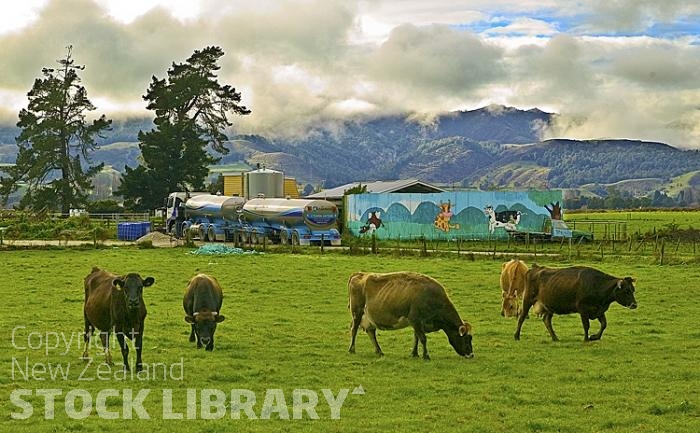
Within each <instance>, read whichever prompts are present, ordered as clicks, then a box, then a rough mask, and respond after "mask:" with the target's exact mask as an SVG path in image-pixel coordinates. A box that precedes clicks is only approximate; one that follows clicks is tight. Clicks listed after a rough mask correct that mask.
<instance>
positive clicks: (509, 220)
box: [484, 205, 522, 233]
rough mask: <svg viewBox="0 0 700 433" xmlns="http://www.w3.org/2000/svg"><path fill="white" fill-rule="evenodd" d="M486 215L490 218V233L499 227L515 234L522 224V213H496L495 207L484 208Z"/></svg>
mask: <svg viewBox="0 0 700 433" xmlns="http://www.w3.org/2000/svg"><path fill="white" fill-rule="evenodd" d="M484 214H486V216H488V217H489V233H493V232H494V231H495V230H496V229H497V228H498V227H503V228H504V229H505V231H507V232H514V231H516V230H517V229H518V224H520V216H521V215H522V214H521V212H520V211H505V212H498V213H496V211H495V210H493V206H491V205H488V206H486V207H485V208H484Z"/></svg>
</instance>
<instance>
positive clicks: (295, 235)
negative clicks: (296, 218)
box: [292, 231, 299, 245]
mask: <svg viewBox="0 0 700 433" xmlns="http://www.w3.org/2000/svg"><path fill="white" fill-rule="evenodd" d="M292 245H299V232H296V231H295V232H292Z"/></svg>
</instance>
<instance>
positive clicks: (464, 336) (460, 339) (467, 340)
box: [447, 322, 474, 358]
mask: <svg viewBox="0 0 700 433" xmlns="http://www.w3.org/2000/svg"><path fill="white" fill-rule="evenodd" d="M447 338H448V339H449V340H450V344H451V345H452V347H453V348H454V350H455V352H457V354H458V355H460V356H464V357H465V358H471V357H473V356H474V351H473V350H472V327H471V325H470V324H468V323H466V322H464V323H462V324H461V325H460V326H459V327H458V328H457V329H453V330H452V331H451V332H447Z"/></svg>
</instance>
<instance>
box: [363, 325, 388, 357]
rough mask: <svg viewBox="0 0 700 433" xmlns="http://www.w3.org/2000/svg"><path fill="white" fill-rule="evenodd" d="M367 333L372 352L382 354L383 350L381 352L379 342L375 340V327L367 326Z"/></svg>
mask: <svg viewBox="0 0 700 433" xmlns="http://www.w3.org/2000/svg"><path fill="white" fill-rule="evenodd" d="M367 335H369V339H370V340H372V344H373V345H374V352H375V353H376V354H377V355H379V356H384V352H382V348H381V347H379V343H378V342H377V328H375V327H374V326H371V327H369V328H367Z"/></svg>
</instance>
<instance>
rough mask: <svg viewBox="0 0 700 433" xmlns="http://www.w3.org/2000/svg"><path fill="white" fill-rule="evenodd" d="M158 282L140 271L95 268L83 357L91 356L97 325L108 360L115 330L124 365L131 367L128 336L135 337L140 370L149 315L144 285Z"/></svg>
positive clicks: (88, 283)
mask: <svg viewBox="0 0 700 433" xmlns="http://www.w3.org/2000/svg"><path fill="white" fill-rule="evenodd" d="M154 282H155V279H154V278H153V277H146V278H141V276H140V275H139V274H136V273H130V274H126V275H124V276H120V275H117V274H114V273H112V272H109V271H106V270H103V269H100V268H98V267H94V268H92V271H91V272H90V273H89V274H88V275H87V276H86V277H85V280H84V286H85V303H84V305H83V316H84V319H85V334H84V336H83V338H84V340H85V351H84V352H83V358H85V359H88V358H89V357H90V356H89V353H88V349H89V347H90V337H91V336H92V335H93V334H94V332H95V329H98V330H100V331H101V332H100V338H101V340H102V346H103V347H104V351H105V361H106V362H107V363H108V364H111V363H112V355H111V354H110V352H109V334H110V332H111V331H112V330H114V333H115V334H116V336H117V341H118V342H119V348H120V349H121V352H122V358H123V359H124V369H126V370H127V371H128V370H129V346H128V345H127V343H126V340H125V337H127V338H129V339H131V340H133V341H134V348H135V349H136V371H141V370H142V369H143V367H142V362H141V350H142V348H143V325H144V321H145V319H146V313H147V311H146V304H145V303H144V302H143V288H144V287H149V286H151V285H152V284H153V283H154Z"/></svg>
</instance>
